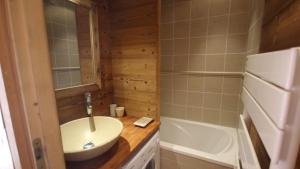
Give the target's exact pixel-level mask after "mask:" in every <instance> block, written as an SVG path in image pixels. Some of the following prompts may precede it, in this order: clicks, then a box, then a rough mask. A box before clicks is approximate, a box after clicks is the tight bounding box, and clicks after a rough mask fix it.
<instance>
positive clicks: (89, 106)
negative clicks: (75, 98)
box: [84, 92, 96, 132]
mask: <svg viewBox="0 0 300 169" xmlns="http://www.w3.org/2000/svg"><path fill="white" fill-rule="evenodd" d="M84 96H85V99H86V112H87V115H88V117H89V123H90V130H91V132H94V131H96V127H95V121H94V117H93V107H92V94H91V93H90V92H86V93H85V94H84Z"/></svg>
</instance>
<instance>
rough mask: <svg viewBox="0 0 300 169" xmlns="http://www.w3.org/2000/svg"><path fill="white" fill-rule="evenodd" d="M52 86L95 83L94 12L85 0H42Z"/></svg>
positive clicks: (61, 87) (64, 86)
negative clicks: (52, 80) (50, 63)
mask: <svg viewBox="0 0 300 169" xmlns="http://www.w3.org/2000/svg"><path fill="white" fill-rule="evenodd" d="M44 8H45V17H46V26H47V31H48V42H49V51H50V57H51V62H52V73H53V79H54V86H55V89H56V90H58V89H65V88H70V87H74V86H79V85H87V84H94V83H96V77H97V75H96V70H97V59H96V58H95V55H96V48H97V46H96V45H95V44H97V43H96V39H95V38H94V37H96V36H95V32H96V31H97V29H95V25H96V24H94V21H96V20H95V16H96V12H95V11H93V9H92V4H91V2H90V1H88V0H45V3H44Z"/></svg>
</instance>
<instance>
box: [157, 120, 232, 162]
mask: <svg viewBox="0 0 300 169" xmlns="http://www.w3.org/2000/svg"><path fill="white" fill-rule="evenodd" d="M161 119H169V120H173V121H179V122H183V123H189V124H194V125H200V126H206V127H213V128H217V129H220V130H224V132H225V133H227V134H229V135H230V137H231V138H232V139H231V140H232V141H231V142H230V144H229V145H227V146H226V148H224V150H222V151H221V152H220V153H217V154H210V153H207V152H204V151H199V150H195V149H192V148H188V147H185V146H181V145H177V144H173V143H169V142H166V141H163V140H161V139H160V148H162V149H165V150H168V151H172V152H175V153H179V154H181V155H186V156H189V157H193V158H197V159H200V160H203V161H207V162H211V163H214V164H217V165H221V166H225V167H229V168H235V167H236V166H237V161H236V157H237V153H238V149H237V135H236V128H231V127H226V126H219V125H214V124H209V123H205V122H197V121H191V120H185V119H178V118H173V117H166V116H161ZM161 123H162V122H161ZM229 155H231V156H232V157H231V159H227V158H228V156H229ZM226 157H227V158H226Z"/></svg>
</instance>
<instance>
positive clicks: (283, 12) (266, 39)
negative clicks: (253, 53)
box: [261, 0, 300, 52]
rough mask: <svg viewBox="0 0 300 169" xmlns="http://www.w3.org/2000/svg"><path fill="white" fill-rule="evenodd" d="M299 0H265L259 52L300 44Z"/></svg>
mask: <svg viewBox="0 0 300 169" xmlns="http://www.w3.org/2000/svg"><path fill="white" fill-rule="evenodd" d="M299 11H300V0H285V1H279V0H266V4H265V13H264V21H263V29H262V41H261V52H268V51H274V50H280V49H286V48H290V47H295V46H300V29H299V28H300V12H299Z"/></svg>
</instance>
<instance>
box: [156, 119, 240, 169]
mask: <svg viewBox="0 0 300 169" xmlns="http://www.w3.org/2000/svg"><path fill="white" fill-rule="evenodd" d="M160 139H161V141H160V146H161V148H162V149H166V150H169V151H173V152H176V153H180V154H183V155H186V156H190V157H194V158H198V159H201V160H205V161H208V162H212V163H215V164H219V165H223V166H226V167H231V168H235V166H236V164H237V147H238V146H237V137H236V129H234V128H229V127H223V126H217V125H211V124H206V123H199V122H192V121H188V120H181V119H175V118H168V117H161V126H160Z"/></svg>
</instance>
